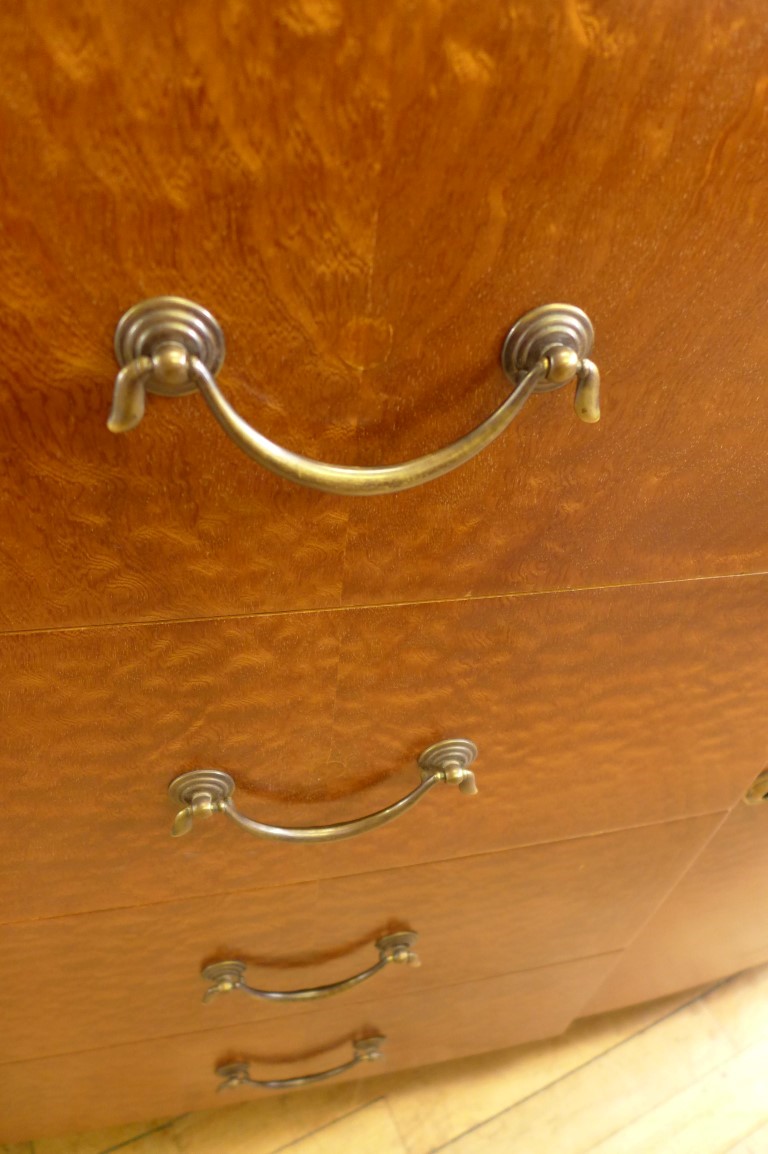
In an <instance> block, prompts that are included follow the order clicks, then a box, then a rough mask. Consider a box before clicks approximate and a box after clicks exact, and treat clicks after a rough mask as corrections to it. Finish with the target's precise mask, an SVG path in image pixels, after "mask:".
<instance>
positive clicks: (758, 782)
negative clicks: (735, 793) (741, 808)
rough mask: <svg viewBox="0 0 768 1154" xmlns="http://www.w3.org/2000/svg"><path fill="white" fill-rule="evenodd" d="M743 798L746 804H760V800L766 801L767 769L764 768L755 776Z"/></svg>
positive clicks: (767, 794) (767, 793)
mask: <svg viewBox="0 0 768 1154" xmlns="http://www.w3.org/2000/svg"><path fill="white" fill-rule="evenodd" d="M744 800H745V802H746V803H747V805H760V803H761V802H762V801H768V769H764V770H763V772H762V773H761V774H759V775H758V776H757V777H756V778H755V780H754V781H753V782H752V784H751V786H750V787H749V789H748V790H747V792H746V793H745V794H744Z"/></svg>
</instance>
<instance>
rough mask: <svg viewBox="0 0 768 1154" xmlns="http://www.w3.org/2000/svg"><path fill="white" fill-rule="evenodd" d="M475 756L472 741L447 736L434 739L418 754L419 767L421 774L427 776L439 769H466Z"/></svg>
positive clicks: (475, 750) (475, 749)
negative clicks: (444, 739) (444, 738)
mask: <svg viewBox="0 0 768 1154" xmlns="http://www.w3.org/2000/svg"><path fill="white" fill-rule="evenodd" d="M476 757H477V746H476V745H475V743H474V741H468V740H467V738H465V737H449V738H448V739H447V740H446V741H436V742H435V744H434V745H430V747H429V749H425V750H424V752H423V753H421V754H419V768H420V769H421V771H422V776H426V777H428V776H429V775H430V774H431V773H436V772H437V771H438V770H440V769H446V768H451V769H453V768H458V769H468V768H469V766H470V765H471V764H472V762H473V761H474V760H475V758H476Z"/></svg>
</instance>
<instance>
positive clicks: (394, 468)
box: [107, 297, 600, 496]
mask: <svg viewBox="0 0 768 1154" xmlns="http://www.w3.org/2000/svg"><path fill="white" fill-rule="evenodd" d="M592 341H593V330H592V324H591V322H590V320H589V318H588V317H587V316H586V314H585V313H583V312H582V311H581V309H577V308H575V307H574V306H573V305H544V306H543V307H542V308H538V309H533V310H532V311H531V312H530V313H526V315H525V316H524V317H521V318H520V320H518V321H517V322H516V323H515V324H514V325H513V326H512V328H511V329H510V331H509V333H508V334H507V338H506V341H505V342H504V348H503V351H502V361H501V363H502V368H503V370H504V372H505V374H506V376H507V378H508V379H509V380H510V381H512V383H513V384H514V388H513V390H512V392H511V393H510V395H509V396H508V397H507V399H506V400H505V401H504V402H503V403H502V404H501V405H500V406H499V407H498V409H496V411H495V412H493V413H491V415H490V416H489V417H487V418H486V419H485V420H484V421H483V422H482V423H481V424H480V425H478V426H477V428H475V429H472V431H471V432H469V433H466V434H465V435H464V436H463V437H460V438H459V439H458V440H457V441H454V442H453V443H452V444H450V445H446V446H445V447H444V448H442V449H437V450H436V451H435V452H433V453H427V454H426V455H425V456H423V457H415V458H414V459H413V460H411V461H403V462H402V463H401V464H398V465H383V466H380V467H375V468H360V467H357V466H352V465H332V464H328V463H326V462H325V461H316V460H313V459H312V458H310V457H303V456H301V455H300V454H299V453H294V452H292V451H291V450H290V449H286V448H283V447H282V446H281V445H277V444H275V442H274V441H270V440H269V438H268V437H265V436H264V434H263V433H260V432H258V430H257V429H254V428H253V427H252V426H251V425H249V424H248V422H247V421H245V420H243V418H242V417H241V416H240V415H239V413H237V412H236V410H235V409H234V408H233V407H232V405H231V404H230V403H229V401H228V400H227V399H226V397H225V396H224V394H223V393H222V392H221V390H220V389H219V386H218V385H217V383H216V379H215V378H216V373H217V372H218V370H219V368H220V367H221V364H222V362H223V360H224V335H223V333H222V331H221V328H220V326H219V324H218V322H217V321H216V319H215V318H214V317H213V316H212V315H211V314H210V313H209V312H208V311H207V310H206V309H204V308H202V306H200V305H197V304H195V303H194V302H193V301H187V300H184V299H183V298H181V297H157V298H155V299H153V300H148V301H143V302H142V303H141V304H138V305H135V306H134V307H133V308H132V309H129V311H128V312H127V313H125V315H124V316H123V317H122V318H121V320H120V322H119V323H118V326H117V330H116V333H115V354H116V356H117V360H118V364H120V365H121V366H123V368H122V369H121V372H120V373H118V376H117V379H116V381H115V390H114V396H113V401H112V411H111V413H110V416H109V419H108V421H107V427H108V428H109V429H110V431H111V432H113V433H127V432H129V431H130V430H131V429H134V428H135V427H136V425H138V423H139V422H140V421H141V419H142V417H143V415H144V399H145V393H146V392H151V393H160V394H162V395H164V396H183V395H184V394H186V393H190V392H194V391H195V390H198V391H199V392H200V393H201V395H202V397H203V399H204V401H205V403H206V404H207V405H208V408H209V409H210V410H211V412H212V413H213V415H214V417H215V418H216V420H217V421H218V423H219V424H220V425H221V427H222V429H223V430H224V432H225V433H226V434H227V436H228V437H230V438H231V440H233V441H234V442H235V444H236V445H237V446H238V448H240V449H242V451H243V452H244V453H246V454H247V456H249V457H251V458H252V459H253V460H254V461H257V462H258V463H259V464H261V465H263V466H264V467H265V468H266V469H269V470H270V471H271V472H273V473H277V475H278V476H280V477H284V478H285V479H286V480H288V481H293V482H295V483H296V484H299V485H305V486H307V487H308V488H310V489H320V490H323V491H324V492H327V493H342V494H346V495H348V496H373V495H376V494H380V493H397V492H400V491H401V490H403V489H412V488H414V486H416V485H423V484H425V483H426V482H427V481H433V480H435V479H436V478H437V477H442V476H443V475H444V474H445V473H449V472H451V471H452V470H453V469H457V468H458V467H459V466H460V465H463V464H464V463H465V462H466V461H469V460H471V459H472V457H474V456H476V455H477V454H478V453H479V452H481V451H482V450H483V449H484V448H485V447H486V446H487V445H490V444H491V442H492V441H495V440H496V438H497V437H498V436H499V435H500V434H501V433H503V432H504V430H505V429H506V428H507V426H508V425H510V424H511V422H512V421H513V420H514V419H515V417H516V416H517V414H518V413H519V412H520V410H521V409H522V407H523V405H524V404H525V402H526V401H527V400H528V398H529V397H530V396H531V395H532V394H533V393H540V392H549V391H551V390H552V389H559V388H561V387H562V386H563V385H565V384H567V383H568V381H571V380H573V379H574V377H576V378H577V380H578V384H577V389H576V412H577V414H578V415H579V416H580V417H581V419H582V420H585V421H590V422H591V421H597V420H599V417H600V408H599V398H598V394H599V385H600V378H599V374H598V373H597V369H596V368H595V366H594V365H593V363H592V362H591V361H588V360H587V359H586V357H587V354H588V353H589V352H590V350H591V348H592Z"/></svg>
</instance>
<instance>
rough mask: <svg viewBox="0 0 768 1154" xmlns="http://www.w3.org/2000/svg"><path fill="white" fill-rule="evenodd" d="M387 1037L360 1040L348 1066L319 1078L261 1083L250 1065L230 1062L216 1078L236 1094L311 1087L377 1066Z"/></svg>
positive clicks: (335, 1067)
mask: <svg viewBox="0 0 768 1154" xmlns="http://www.w3.org/2000/svg"><path fill="white" fill-rule="evenodd" d="M386 1040H387V1039H386V1038H384V1037H375V1038H361V1039H360V1040H359V1041H357V1042H354V1043H353V1045H352V1049H353V1053H352V1058H351V1059H350V1061H349V1062H344V1063H343V1065H341V1066H334V1067H333V1068H332V1069H330V1070H321V1071H320V1073H319V1074H303V1075H302V1076H301V1077H299V1078H276V1079H274V1080H273V1081H270V1082H261V1081H258V1080H257V1079H256V1078H252V1077H251V1076H250V1074H249V1073H248V1063H247V1062H229V1063H227V1065H226V1066H218V1067H217V1068H216V1071H215V1072H216V1074H217V1076H218V1077H219V1078H222V1079H223V1081H222V1082H221V1083H220V1084H219V1086H218V1087H217V1089H219V1090H234V1089H236V1088H237V1087H238V1086H256V1088H257V1089H259V1090H295V1089H298V1088H299V1086H311V1085H313V1083H315V1082H325V1081H326V1080H327V1079H328V1078H336V1077H337V1076H338V1075H339V1074H345V1073H346V1072H347V1070H354V1068H355V1066H359V1065H360V1063H361V1062H378V1061H380V1060H381V1059H382V1058H383V1057H384V1054H383V1053H382V1050H381V1048H382V1046H383V1045H384V1043H385V1042H386Z"/></svg>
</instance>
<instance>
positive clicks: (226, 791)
mask: <svg viewBox="0 0 768 1154" xmlns="http://www.w3.org/2000/svg"><path fill="white" fill-rule="evenodd" d="M476 757H477V746H476V745H475V744H474V742H472V741H467V739H466V738H463V737H455V738H448V739H446V740H445V741H438V742H436V743H435V744H434V745H430V747H429V749H425V750H424V752H423V753H422V754H420V755H419V759H418V765H419V769H420V771H421V773H420V776H421V781H420V783H419V785H417V786H416V787H415V788H414V789H412V790H411V792H410V793H408V794H406V795H405V797H401V798H400V800H399V801H395V802H393V803H392V805H388V806H385V808H384V809H379V810H376V812H375V813H369V814H366V815H365V816H364V817H358V818H354V819H353V820H352V821H340V822H336V823H334V824H333V825H320V826H281V825H267V824H266V823H265V822H261V821H256V820H254V818H251V817H246V816H245V814H244V813H240V811H239V809H237V808H236V807H235V805H234V803H233V801H232V795H233V793H234V792H235V782H234V779H233V778H232V777H230V775H229V774H228V773H224V772H223V771H222V770H220V769H192V770H190V771H189V772H188V773H182V774H181V776H180V777H176V778H174V780H173V781H172V782H171V784H170V785H169V786H168V793H169V795H170V797H171V800H172V801H173V802H175V803H176V805H179V806H181V808H180V809H179V811H178V813H177V814H176V818H175V820H174V822H173V826H172V827H171V834H172V835H173V837H182V836H183V835H184V834H186V833H189V831H190V830H191V829H192V826H193V824H194V821H195V818H198V817H211V816H213V815H215V814H219V813H223V814H224V815H225V816H226V817H228V818H229V819H230V820H231V821H233V822H234V823H235V824H236V825H239V826H240V828H241V829H244V830H245V831H246V832H247V833H250V834H253V835H255V836H256V837H261V838H269V839H271V840H272V841H292V842H328V841H341V840H342V839H343V838H348V837H356V836H357V835H358V834H361V833H368V832H369V831H370V830H374V829H378V828H379V826H382V825H386V824H387V823H388V822H390V821H394V820H395V818H397V817H400V815H401V814H403V813H405V812H406V811H407V810H409V809H411V808H412V806H414V805H416V803H417V802H419V801H421V799H422V798H423V797H424V795H425V794H427V793H429V791H430V790H431V789H434V788H435V786H436V785H457V786H458V787H459V792H460V793H464V794H475V793H477V784H476V782H475V775H474V773H473V772H472V770H471V769H470V768H469V767H470V765H472V763H473V762H474V760H475V758H476Z"/></svg>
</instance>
